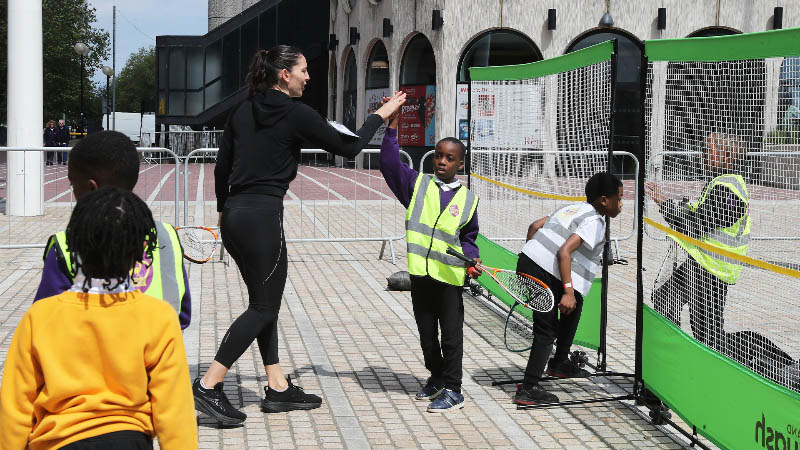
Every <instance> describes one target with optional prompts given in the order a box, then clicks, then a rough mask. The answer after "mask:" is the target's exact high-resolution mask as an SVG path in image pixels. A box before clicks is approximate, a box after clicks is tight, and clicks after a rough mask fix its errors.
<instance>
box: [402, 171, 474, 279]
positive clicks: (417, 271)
mask: <svg viewBox="0 0 800 450" xmlns="http://www.w3.org/2000/svg"><path fill="white" fill-rule="evenodd" d="M420 193H422V195H420ZM440 202H441V201H440V197H439V187H438V186H437V185H436V183H435V182H434V181H433V177H431V176H430V175H425V174H420V175H419V176H418V177H417V181H416V183H415V184H414V193H413V195H412V196H411V203H410V204H409V205H408V210H407V211H406V241H407V243H408V272H409V273H410V274H411V275H417V276H424V275H428V276H430V277H431V278H433V279H435V280H438V281H441V282H444V283H448V284H452V285H455V286H462V285H463V284H464V277H465V276H466V267H465V266H464V262H463V261H461V260H460V259H458V258H456V257H454V256H451V255H448V254H447V249H448V248H452V249H455V250H456V251H458V252H459V253H463V250H462V249H461V240H460V237H459V234H460V232H461V229H462V228H464V226H465V225H466V224H467V223H468V222H469V221H470V220H471V219H472V216H473V215H474V214H475V210H476V209H477V207H478V197H477V196H476V195H475V194H473V193H472V192H471V191H470V190H469V189H467V188H466V187H463V186H462V187H460V188H459V189H458V191H456V193H455V195H454V196H453V199H452V200H450V203H449V204H448V205H447V207H445V208H444V210H441V209H440V208H441V203H440Z"/></svg>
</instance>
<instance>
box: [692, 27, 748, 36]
mask: <svg viewBox="0 0 800 450" xmlns="http://www.w3.org/2000/svg"><path fill="white" fill-rule="evenodd" d="M734 34H742V32H741V31H738V30H734V29H733V28H727V27H706V28H701V29H699V30H697V31H694V32H692V33H690V34H689V35H688V36H686V37H690V38H692V37H713V36H731V35H734Z"/></svg>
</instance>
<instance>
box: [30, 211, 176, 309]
mask: <svg viewBox="0 0 800 450" xmlns="http://www.w3.org/2000/svg"><path fill="white" fill-rule="evenodd" d="M156 233H157V236H156V240H157V245H156V246H155V248H154V249H153V260H152V261H142V262H139V263H136V267H134V268H133V270H132V271H131V279H132V280H133V282H134V284H135V286H136V287H137V288H138V289H139V290H140V291H142V292H143V293H145V294H147V295H149V296H151V297H155V298H160V299H162V300H165V301H166V302H167V303H169V304H170V305H172V307H173V308H175V311H176V312H178V313H180V311H181V301H182V300H183V295H184V294H185V293H186V282H185V280H184V278H183V252H182V250H181V243H180V240H179V239H178V233H177V232H176V231H175V228H173V227H172V225H170V224H167V223H163V222H158V221H156ZM51 248H55V250H56V257H57V258H58V260H59V262H60V263H61V264H63V267H64V268H65V269H66V274H67V276H68V277H69V279H70V281H73V279H74V278H75V266H74V265H73V262H72V256H71V254H70V252H69V244H68V243H67V234H66V232H64V231H59V232H58V233H56V234H54V235H53V236H51V237H50V240H49V241H48V242H47V248H46V249H45V253H44V254H45V255H47V253H48V252H50V249H51ZM148 263H149V265H148Z"/></svg>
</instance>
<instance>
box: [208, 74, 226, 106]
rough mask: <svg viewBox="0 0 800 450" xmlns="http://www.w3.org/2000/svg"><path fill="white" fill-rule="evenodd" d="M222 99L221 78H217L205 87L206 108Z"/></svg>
mask: <svg viewBox="0 0 800 450" xmlns="http://www.w3.org/2000/svg"><path fill="white" fill-rule="evenodd" d="M221 100H222V80H217V81H215V82H213V83H211V84H210V85H208V87H206V100H205V105H206V109H208V108H211V107H212V106H214V105H216V104H217V103H219V102H220V101H221Z"/></svg>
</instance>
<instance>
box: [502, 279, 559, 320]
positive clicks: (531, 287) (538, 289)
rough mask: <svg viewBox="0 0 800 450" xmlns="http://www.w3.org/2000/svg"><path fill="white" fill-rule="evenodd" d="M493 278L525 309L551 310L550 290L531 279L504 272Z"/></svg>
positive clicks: (551, 298)
mask: <svg viewBox="0 0 800 450" xmlns="http://www.w3.org/2000/svg"><path fill="white" fill-rule="evenodd" d="M495 276H496V277H497V279H498V280H499V281H500V283H501V284H503V285H505V287H506V288H507V289H508V290H509V291H510V292H511V293H512V294H513V295H514V296H515V297H517V300H518V301H519V302H520V303H522V304H523V305H525V306H526V307H527V308H530V309H532V310H534V311H542V312H546V311H549V310H550V309H552V308H553V295H552V293H551V292H550V289H548V288H546V287H544V286H542V285H541V284H539V283H537V282H536V281H535V280H533V279H532V278H528V277H526V276H524V275H522V274H518V273H514V272H505V271H501V272H498V273H497V274H495Z"/></svg>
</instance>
